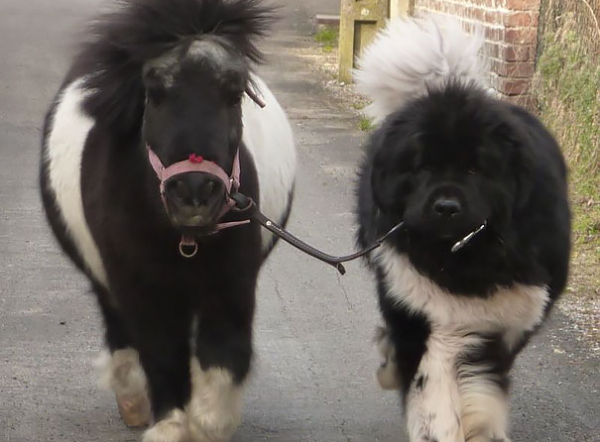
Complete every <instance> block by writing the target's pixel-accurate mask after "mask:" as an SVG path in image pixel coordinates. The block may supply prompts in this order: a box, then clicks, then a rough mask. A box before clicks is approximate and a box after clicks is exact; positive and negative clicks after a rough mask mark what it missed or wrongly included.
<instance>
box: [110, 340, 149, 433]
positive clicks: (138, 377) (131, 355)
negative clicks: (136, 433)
mask: <svg viewBox="0 0 600 442" xmlns="http://www.w3.org/2000/svg"><path fill="white" fill-rule="evenodd" d="M103 359H104V361H103V362H102V365H103V367H102V374H101V378H100V384H101V385H102V386H103V387H104V388H109V389H111V390H112V391H113V392H114V393H115V396H116V399H117V405H118V407H119V413H120V414H121V418H122V419H123V421H124V422H125V424H126V425H127V426H129V427H140V426H144V425H148V423H149V422H150V418H151V413H150V400H149V398H148V391H147V384H146V375H145V374H144V370H143V368H142V366H141V365H140V360H139V356H138V352H137V351H135V350H134V349H132V348H127V349H123V350H116V351H115V352H113V353H112V355H108V354H107V355H105V356H103Z"/></svg>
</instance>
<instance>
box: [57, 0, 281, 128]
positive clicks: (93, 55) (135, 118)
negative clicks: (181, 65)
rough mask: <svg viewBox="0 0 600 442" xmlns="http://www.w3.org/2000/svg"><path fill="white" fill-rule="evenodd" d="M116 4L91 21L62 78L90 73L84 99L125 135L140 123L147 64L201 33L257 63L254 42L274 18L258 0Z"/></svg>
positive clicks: (259, 56)
mask: <svg viewBox="0 0 600 442" xmlns="http://www.w3.org/2000/svg"><path fill="white" fill-rule="evenodd" d="M117 6H118V8H116V9H115V11H113V12H110V13H107V14H105V15H104V16H102V17H100V18H99V19H98V20H97V21H96V22H95V23H94V24H93V26H92V27H91V29H90V34H91V35H92V38H90V39H89V41H87V42H86V43H84V45H83V47H82V50H81V52H80V54H79V56H78V57H77V58H76V60H75V62H74V64H73V67H72V69H71V73H70V74H69V75H68V76H67V80H66V81H67V82H70V81H72V79H73V78H79V77H81V75H82V74H84V73H85V74H89V73H92V72H93V73H94V75H92V76H90V77H89V78H88V79H87V81H86V83H87V86H88V87H89V88H90V89H92V90H95V91H96V92H95V93H94V95H93V96H92V97H90V99H89V100H88V101H87V103H86V106H87V108H88V110H89V112H90V113H91V114H92V115H103V116H104V118H105V120H106V123H107V124H109V125H111V126H113V127H114V129H113V130H117V129H118V130H119V131H125V132H126V133H128V134H130V133H132V132H133V133H135V132H137V131H138V130H139V124H140V122H141V115H142V113H143V105H144V98H145V88H144V85H143V83H142V76H141V72H142V67H143V65H144V64H145V63H147V62H148V61H150V60H152V59H155V58H156V57H158V56H160V55H162V54H164V53H166V52H168V51H169V50H172V49H173V48H175V47H177V46H180V45H181V44H184V43H185V42H190V41H192V40H194V39H196V38H198V37H199V36H201V35H217V36H220V37H223V38H225V39H226V40H228V41H229V42H231V44H232V45H233V46H234V47H235V48H236V50H237V51H238V52H239V53H240V54H241V55H243V56H244V57H245V58H247V59H248V60H250V61H252V62H260V61H261V60H262V58H263V57H262V54H261V52H260V50H259V49H258V48H257V46H256V45H255V42H254V41H255V38H256V37H259V36H262V35H264V34H265V33H266V32H267V30H268V27H269V25H270V23H271V22H272V21H273V19H274V15H273V8H272V7H267V6H265V5H264V4H263V3H262V1H261V0H233V1H223V0H176V1H171V2H169V1H164V0H118V1H117Z"/></svg>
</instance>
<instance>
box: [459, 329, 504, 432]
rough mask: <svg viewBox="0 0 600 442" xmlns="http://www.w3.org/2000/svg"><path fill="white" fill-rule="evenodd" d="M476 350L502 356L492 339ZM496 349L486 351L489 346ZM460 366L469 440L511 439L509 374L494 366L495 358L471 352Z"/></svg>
mask: <svg viewBox="0 0 600 442" xmlns="http://www.w3.org/2000/svg"><path fill="white" fill-rule="evenodd" d="M482 345H483V346H482V347H480V348H478V349H476V352H477V353H480V354H481V353H483V354H486V353H488V354H490V355H492V356H493V357H495V358H498V357H501V355H502V353H501V352H500V351H498V345H502V344H501V343H499V342H497V341H496V342H495V341H494V340H489V341H487V342H484V343H483V344H482ZM489 346H493V348H491V349H489V350H488V351H485V350H486V348H487V347H489ZM462 359H463V361H462V362H461V363H460V364H459V365H458V373H459V391H460V399H461V417H462V423H463V430H464V434H465V440H466V441H467V442H510V440H509V438H508V436H507V428H508V420H509V405H508V394H507V391H506V389H507V385H508V377H507V376H508V374H507V372H506V371H503V370H500V369H495V370H494V369H493V368H494V364H493V362H494V361H492V360H491V358H489V357H488V358H485V359H484V358H481V356H478V357H477V356H476V357H473V355H472V354H471V355H469V354H467V355H466V356H465V357H463V358H462Z"/></svg>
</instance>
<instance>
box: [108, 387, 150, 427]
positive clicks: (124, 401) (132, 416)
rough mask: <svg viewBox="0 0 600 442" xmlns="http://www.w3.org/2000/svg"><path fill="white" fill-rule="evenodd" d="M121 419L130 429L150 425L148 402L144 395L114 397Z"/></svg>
mask: <svg viewBox="0 0 600 442" xmlns="http://www.w3.org/2000/svg"><path fill="white" fill-rule="evenodd" d="M116 398H117V407H118V408H119V414H120V415H121V419H122V420H123V422H124V423H125V425H127V426H128V427H130V428H137V427H145V426H147V425H148V424H149V423H150V420H151V413H150V402H149V401H148V398H147V397H146V395H137V396H118V395H117V396H116Z"/></svg>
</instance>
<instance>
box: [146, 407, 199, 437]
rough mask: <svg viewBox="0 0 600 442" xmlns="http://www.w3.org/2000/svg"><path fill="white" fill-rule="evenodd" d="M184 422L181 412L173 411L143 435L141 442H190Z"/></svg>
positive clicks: (184, 417)
mask: <svg viewBox="0 0 600 442" xmlns="http://www.w3.org/2000/svg"><path fill="white" fill-rule="evenodd" d="M186 422H187V417H186V415H185V413H184V412H183V411H182V410H173V411H172V412H171V413H169V414H168V415H167V417H166V418H164V419H163V420H161V421H159V422H157V423H156V424H155V425H154V426H153V427H152V428H150V429H149V430H147V431H146V432H145V433H144V437H143V438H142V442H190V438H189V433H188V430H187V424H186Z"/></svg>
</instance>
